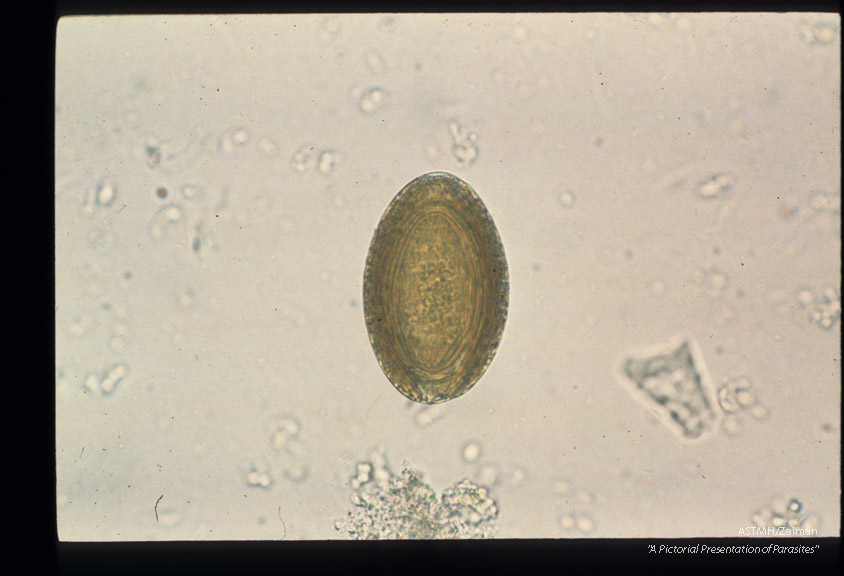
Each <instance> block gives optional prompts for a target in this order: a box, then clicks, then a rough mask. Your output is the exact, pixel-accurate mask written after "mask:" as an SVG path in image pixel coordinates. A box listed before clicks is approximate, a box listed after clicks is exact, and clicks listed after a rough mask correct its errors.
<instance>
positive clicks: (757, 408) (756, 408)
mask: <svg viewBox="0 0 844 576" xmlns="http://www.w3.org/2000/svg"><path fill="white" fill-rule="evenodd" d="M747 413H748V414H750V415H751V416H752V417H753V418H754V419H755V420H765V419H766V418H768V416H769V415H770V411H769V410H768V407H767V406H765V405H764V404H754V405H753V406H751V407H750V408H748V410H747Z"/></svg>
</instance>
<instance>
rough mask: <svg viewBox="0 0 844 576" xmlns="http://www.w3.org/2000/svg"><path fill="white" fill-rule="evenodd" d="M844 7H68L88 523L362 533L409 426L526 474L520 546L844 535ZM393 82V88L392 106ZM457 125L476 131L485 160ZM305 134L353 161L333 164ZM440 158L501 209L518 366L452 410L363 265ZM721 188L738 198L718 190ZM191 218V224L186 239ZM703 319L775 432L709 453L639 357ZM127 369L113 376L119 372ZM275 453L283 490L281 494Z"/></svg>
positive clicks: (719, 357) (71, 478)
mask: <svg viewBox="0 0 844 576" xmlns="http://www.w3.org/2000/svg"><path fill="white" fill-rule="evenodd" d="M839 26H840V23H839V18H838V16H837V15H813V14H794V15H789V14H786V15H772V14H764V15H763V14H742V15H694V14H687V15H656V14H650V15H648V14H645V15H622V14H618V15H599V14H594V15H593V14H588V15H516V14H512V15H503V14H502V15H395V16H384V15H355V16H343V15H338V16H324V15H314V16H301V15H297V16H272V17H271V16H246V17H238V16H209V17H177V16H166V17H115V18H108V17H104V18H71V19H62V20H61V21H60V23H59V26H58V32H57V34H58V36H57V76H56V179H57V185H56V299H57V307H58V308H57V311H56V348H57V349H56V354H57V371H56V374H57V388H56V403H57V405H56V410H57V415H56V427H57V438H56V440H57V468H58V469H57V473H58V485H57V502H58V530H59V535H60V537H61V538H62V539H68V540H92V539H93V540H113V539H117V540H123V539H127V540H137V539H141V540H147V539H152V540H157V539H208V538H210V539H241V538H247V539H265V538H266V539H275V538H280V537H281V536H282V535H283V534H284V533H285V531H286V538H288V539H302V538H306V539H324V538H338V537H345V536H344V535H342V534H338V533H337V532H336V531H335V530H334V528H333V522H334V519H336V518H339V517H341V516H342V515H343V514H344V513H345V512H346V511H347V510H348V509H349V508H350V506H351V504H350V502H349V495H350V489H349V487H348V486H347V485H346V483H347V482H348V479H349V476H351V475H352V474H353V472H354V465H355V463H357V462H359V461H361V460H365V459H367V458H368V457H369V454H370V453H371V451H372V449H373V448H375V447H378V446H380V447H383V449H384V452H385V454H386V455H387V458H388V460H389V462H390V465H391V467H392V469H393V470H394V471H398V470H399V469H400V468H401V465H402V462H404V461H406V462H407V463H408V464H409V465H412V466H413V467H415V468H417V469H419V470H421V471H422V472H423V473H424V474H425V479H426V481H428V482H429V483H430V484H431V485H432V486H433V487H434V488H435V489H436V490H438V491H441V490H442V489H444V488H447V487H449V486H451V485H452V484H454V483H455V482H457V481H458V480H460V479H462V478H463V477H474V478H476V479H477V478H478V477H479V476H481V477H483V476H484V474H485V475H486V478H487V479H490V478H491V476H490V470H497V472H498V474H497V480H496V482H494V483H493V485H492V486H491V487H490V488H491V493H492V495H493V497H494V498H495V499H496V501H497V502H498V505H499V508H500V516H499V519H498V527H499V531H498V536H500V537H531V538H532V537H568V536H581V535H583V534H580V533H579V532H577V531H566V530H565V529H564V528H562V527H561V523H560V518H561V515H565V514H567V513H569V512H572V513H575V514H581V515H584V516H588V517H589V518H590V520H591V521H592V522H593V530H592V531H591V532H589V533H588V534H585V535H586V536H599V537H617V536H624V537H627V536H669V537H674V536H696V535H707V536H735V535H737V534H738V530H739V528H740V527H742V526H748V525H750V524H751V520H750V519H751V516H752V514H753V513H754V512H755V511H756V510H759V509H761V508H764V507H766V506H769V505H770V503H771V502H772V501H773V500H774V499H776V498H779V497H790V496H797V497H799V498H801V500H802V501H803V503H804V506H805V508H806V509H807V510H809V511H812V512H813V513H815V514H816V515H817V516H818V517H819V519H820V534H821V535H837V534H838V525H839V523H840V520H839V518H840V510H839V508H838V502H839V492H840V479H839V469H840V465H839V450H840V447H839V446H840V430H839V427H838V422H839V418H840V416H839V414H840V391H839V383H840V377H841V366H840V356H839V339H840V323H838V322H835V324H834V326H832V328H831V329H824V328H822V327H821V326H819V325H818V324H817V323H814V322H812V321H810V318H809V311H807V310H806V309H804V308H803V307H801V305H800V294H801V291H809V292H806V294H808V293H814V294H815V296H816V297H818V296H819V295H820V294H821V293H822V292H823V291H824V290H826V289H827V288H828V287H833V288H835V289H836V290H837V289H839V288H840V267H839V264H838V257H839V251H840V248H841V241H840V238H841V237H840V224H839V219H840V184H839V182H840V178H841V173H840V165H839V159H840V149H839V140H840V137H841V134H840V126H841V124H840V99H841V94H840V91H839V85H840V44H839V42H840V40H839V32H838V31H839ZM372 88H380V89H381V90H382V92H380V94H382V95H383V97H382V98H381V100H379V101H378V102H375V105H374V108H375V109H374V110H371V111H369V109H368V108H367V105H366V103H365V102H364V104H363V108H364V109H362V107H361V100H360V99H361V95H362V94H363V93H364V92H366V91H367V90H370V89H372ZM452 122H457V123H458V124H459V125H461V126H463V127H464V128H465V129H466V130H468V131H469V132H471V133H473V134H475V135H476V141H475V145H476V149H477V152H478V155H477V158H476V159H475V160H474V161H473V162H471V163H469V164H468V165H461V162H460V161H459V160H458V158H457V156H456V155H455V154H454V153H453V151H452V145H453V139H452V135H451V134H450V131H449V126H450V124H451V123H452ZM303 146H313V147H314V149H315V152H317V153H319V152H320V151H321V150H328V151H332V153H333V156H332V157H333V158H334V159H335V163H334V164H333V165H329V164H328V163H326V164H322V165H321V166H322V169H320V166H319V165H311V166H306V167H305V170H304V171H301V172H300V171H299V170H297V169H296V168H295V167H294V165H293V162H292V159H293V158H294V156H295V155H296V153H297V150H299V149H300V148H301V147H303ZM156 147H157V149H158V150H159V153H160V157H159V159H158V163H156V161H154V158H151V156H150V153H148V152H147V149H148V148H149V149H150V150H155V148H156ZM470 147H471V146H470ZM327 159H328V157H326V158H325V160H327ZM432 170H446V171H450V172H452V173H454V174H456V175H457V176H459V177H461V178H463V179H465V180H466V181H468V182H469V183H470V184H471V185H472V186H474V187H475V189H476V190H477V191H478V193H479V194H480V196H481V197H482V198H483V200H484V202H485V203H486V205H487V207H488V208H489V210H490V212H491V214H492V216H493V218H494V219H495V222H496V224H497V226H498V229H499V232H500V235H501V238H502V241H503V243H504V247H505V250H506V253H507V258H508V261H509V266H510V281H511V298H510V302H511V304H510V314H509V319H508V322H507V326H506V330H505V332H504V337H503V341H502V344H501V347H500V348H499V351H498V354H497V356H496V358H495V360H494V361H493V363H492V364H491V366H490V368H489V370H488V372H487V373H486V375H485V376H484V378H483V379H482V380H481V381H480V382H479V383H478V384H477V385H476V387H475V388H474V389H473V390H472V391H471V392H470V393H469V394H467V395H466V396H464V397H461V398H459V399H457V400H454V401H452V402H449V403H447V404H446V405H444V406H443V407H442V408H441V409H438V410H435V411H428V412H426V411H425V410H424V409H422V408H421V407H419V406H416V405H414V406H409V405H408V402H407V401H406V400H405V399H404V397H402V396H401V395H400V394H398V393H397V392H396V391H395V390H394V389H393V387H392V386H391V385H390V383H389V382H388V380H387V379H386V378H385V377H384V375H383V374H382V372H381V370H380V369H379V366H378V364H377V362H376V360H375V356H374V354H373V352H372V350H371V348H370V345H369V341H368V339H367V334H366V328H365V325H364V320H363V311H362V307H361V282H362V277H363V266H364V262H365V258H366V252H367V249H368V246H369V242H370V239H371V235H372V232H373V230H374V228H375V226H376V225H377V223H378V220H379V218H380V217H381V214H382V212H383V210H384V209H385V208H386V206H387V204H388V203H389V201H390V200H391V198H392V197H393V196H394V195H395V194H396V192H398V190H399V189H400V188H401V187H402V186H403V185H404V184H405V183H406V182H408V181H409V180H411V179H412V178H414V177H416V176H419V175H420V174H423V173H425V172H428V171H432ZM718 173H723V174H725V175H726V176H725V178H726V179H727V181H728V182H729V183H730V184H731V187H730V188H729V189H728V190H725V191H723V193H719V194H716V195H715V196H714V197H704V196H703V195H701V194H700V191H699V189H698V186H697V185H698V183H699V182H701V181H704V180H706V179H707V178H710V177H711V176H713V175H715V174H718ZM158 187H165V188H166V189H167V190H168V192H169V195H168V197H167V198H166V199H164V200H162V199H160V198H158V197H157V196H156V193H155V191H156V189H157V188H158ZM98 190H99V192H98ZM109 190H111V191H112V192H113V197H112V198H110V197H109ZM185 191H186V192H187V193H188V196H193V197H185V195H184V194H183V192H185ZM198 191H201V194H200V192H198ZM569 192H570V193H571V194H572V196H566V193H569ZM567 198H568V199H569V200H571V199H573V202H566V199H567ZM168 205H175V206H178V207H179V209H180V210H181V212H180V214H181V216H180V218H179V219H178V220H176V221H173V222H169V223H167V222H164V223H163V224H162V222H163V220H162V221H158V223H156V222H157V221H156V220H155V219H156V213H157V212H158V211H159V210H161V209H162V207H164V206H168ZM158 233H160V234H158ZM156 234H158V235H156ZM678 333H683V334H688V335H690V336H692V337H694V338H695V339H696V340H697V341H698V343H699V344H700V347H701V350H702V353H703V356H704V358H705V359H706V363H707V366H708V369H709V371H710V374H711V376H712V379H713V381H714V382H716V384H720V383H721V382H723V381H724V380H725V379H729V378H735V377H739V376H746V377H748V378H749V379H750V380H751V381H752V383H753V386H754V390H755V392H756V395H757V398H758V400H759V402H760V403H762V404H764V405H765V406H766V407H767V408H768V410H769V416H768V418H767V419H763V420H754V419H745V425H744V427H743V428H742V429H741V430H740V431H739V432H738V433H736V434H732V435H731V434H727V433H725V432H723V431H720V432H718V433H716V434H714V435H713V436H711V437H710V438H708V439H707V440H705V441H702V442H700V443H698V444H684V443H681V442H678V441H677V439H676V438H675V437H674V436H672V434H671V432H670V431H669V430H668V429H667V428H666V427H664V426H662V425H661V424H659V423H658V422H655V421H654V419H653V418H652V417H650V416H649V414H648V411H647V410H646V409H645V408H644V407H643V406H642V405H641V404H639V403H637V402H636V401H635V400H634V399H633V397H632V396H631V395H630V394H629V393H628V392H627V391H626V390H625V389H624V387H623V386H621V385H619V384H618V382H617V381H616V380H615V379H614V378H613V374H612V366H613V363H614V362H615V361H617V359H618V357H619V355H620V354H623V353H624V351H626V350H630V349H636V348H637V347H641V346H648V345H654V344H659V343H661V342H665V341H666V340H668V339H669V338H671V337H672V336H674V335H675V334H678ZM119 364H122V365H123V366H125V367H126V369H127V375H126V376H125V377H124V378H123V379H122V380H121V381H120V382H119V383H118V384H117V386H116V388H115V389H114V390H113V391H112V392H111V393H110V394H105V395H104V394H102V393H101V392H100V391H99V390H97V388H96V386H94V387H90V386H89V387H86V381H87V376H88V375H89V374H90V373H94V374H102V373H103V372H104V371H107V370H108V369H109V368H110V367H112V366H114V365H119ZM89 388H90V389H89ZM281 414H293V415H295V417H296V418H297V419H298V421H299V423H300V425H301V431H300V433H299V440H300V441H301V445H302V446H303V447H304V451H303V453H301V454H300V455H298V456H296V457H295V458H292V459H291V458H290V457H285V458H287V459H286V460H284V459H282V457H281V456H280V455H279V454H278V453H276V452H275V451H274V450H273V448H272V446H271V445H270V438H271V434H270V427H271V425H272V422H273V418H274V417H276V416H278V415H281ZM432 415H433V416H435V417H437V418H438V419H436V421H434V422H433V423H431V424H430V425H427V426H426V425H421V424H420V422H422V424H424V422H425V418H427V417H429V416H432ZM471 440H476V441H478V442H479V444H480V445H481V447H482V454H481V456H480V458H479V460H478V461H476V462H474V463H467V462H465V461H464V460H463V459H462V457H461V453H462V448H463V446H464V445H465V444H466V443H467V442H469V441H471ZM291 463H292V464H291ZM253 465H257V466H258V468H260V469H262V470H263V469H266V472H267V477H268V478H271V480H272V484H271V485H270V486H269V487H267V488H262V487H256V486H250V485H249V478H248V476H249V472H250V470H251V467H252V466H253ZM291 465H293V466H298V467H299V468H298V470H299V471H300V472H301V471H302V470H307V477H306V478H305V479H304V481H299V482H296V481H293V480H290V479H289V478H287V477H286V476H285V474H284V470H286V469H287V468H286V467H289V466H291ZM484 466H488V468H486V469H483V467H484ZM479 468H481V469H483V470H479ZM563 481H565V483H566V484H567V486H568V490H567V491H566V490H565V489H564V488H563V487H562V482H563ZM162 494H163V495H164V498H163V499H162V500H161V502H160V503H159V505H158V512H159V516H160V518H159V521H158V522H156V519H155V516H154V505H155V502H156V500H157V499H158V498H159V496H161V495H162ZM279 513H281V515H282V517H283V519H284V529H282V523H281V521H280V520H279Z"/></svg>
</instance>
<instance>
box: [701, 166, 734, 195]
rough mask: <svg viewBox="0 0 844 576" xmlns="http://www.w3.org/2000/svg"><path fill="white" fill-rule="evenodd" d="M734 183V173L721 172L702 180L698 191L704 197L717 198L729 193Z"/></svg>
mask: <svg viewBox="0 0 844 576" xmlns="http://www.w3.org/2000/svg"><path fill="white" fill-rule="evenodd" d="M734 185H735V177H734V176H733V175H732V174H730V173H728V172H720V173H718V174H714V175H712V176H710V177H709V178H707V179H706V180H703V181H702V182H700V183H699V184H698V188H697V191H698V194H699V195H700V196H701V197H702V198H717V197H719V196H724V195H726V194H727V193H729V192H730V190H732V189H733V186H734Z"/></svg>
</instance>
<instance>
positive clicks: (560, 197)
mask: <svg viewBox="0 0 844 576" xmlns="http://www.w3.org/2000/svg"><path fill="white" fill-rule="evenodd" d="M574 200H575V197H574V192H572V191H571V190H564V191H562V192H559V193H558V194H557V204H559V205H560V206H562V207H563V208H571V207H572V206H573V205H574Z"/></svg>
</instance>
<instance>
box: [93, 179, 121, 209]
mask: <svg viewBox="0 0 844 576" xmlns="http://www.w3.org/2000/svg"><path fill="white" fill-rule="evenodd" d="M96 197H97V204H98V205H100V206H103V207H105V206H111V205H112V204H113V203H114V199H115V198H116V197H117V186H116V185H115V184H114V182H112V181H111V180H103V181H101V182H100V183H99V184H97V196H96Z"/></svg>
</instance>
